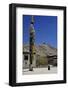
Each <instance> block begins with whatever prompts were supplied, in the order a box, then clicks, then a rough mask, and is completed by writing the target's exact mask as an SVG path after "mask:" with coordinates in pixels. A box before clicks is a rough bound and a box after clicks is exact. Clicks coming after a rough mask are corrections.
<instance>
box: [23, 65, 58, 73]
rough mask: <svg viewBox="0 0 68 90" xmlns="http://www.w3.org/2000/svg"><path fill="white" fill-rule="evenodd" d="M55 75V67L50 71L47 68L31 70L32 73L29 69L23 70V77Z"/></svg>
mask: <svg viewBox="0 0 68 90" xmlns="http://www.w3.org/2000/svg"><path fill="white" fill-rule="evenodd" d="M51 73H57V67H51V68H50V70H48V68H47V67H46V68H33V71H29V69H23V74H24V75H31V74H51Z"/></svg>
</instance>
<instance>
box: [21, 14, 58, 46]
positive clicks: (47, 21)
mask: <svg viewBox="0 0 68 90" xmlns="http://www.w3.org/2000/svg"><path fill="white" fill-rule="evenodd" d="M22 18H23V20H22V22H23V43H24V44H27V43H29V28H30V21H31V15H23V16H22ZM34 29H35V44H37V45H38V44H42V43H44V42H45V43H46V44H49V45H51V46H53V47H57V16H34Z"/></svg>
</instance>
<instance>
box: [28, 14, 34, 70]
mask: <svg viewBox="0 0 68 90" xmlns="http://www.w3.org/2000/svg"><path fill="white" fill-rule="evenodd" d="M34 46H35V30H34V16H31V23H30V64H29V71H33V65H32V64H33V60H34V53H35V48H34Z"/></svg>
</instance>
